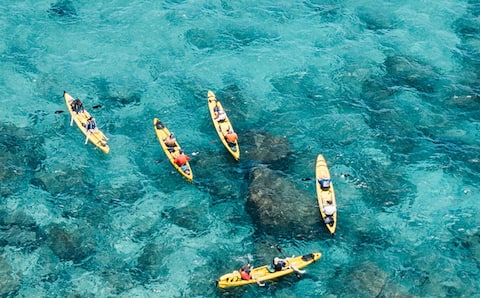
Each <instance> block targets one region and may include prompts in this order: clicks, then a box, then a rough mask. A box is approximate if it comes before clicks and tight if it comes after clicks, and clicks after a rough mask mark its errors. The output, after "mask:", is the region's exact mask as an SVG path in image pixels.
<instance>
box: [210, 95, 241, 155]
mask: <svg viewBox="0 0 480 298" xmlns="http://www.w3.org/2000/svg"><path fill="white" fill-rule="evenodd" d="M215 106H217V107H218V108H219V109H220V110H223V111H224V112H225V109H224V108H223V106H222V104H221V103H220V101H219V100H218V99H217V98H216V97H215V94H214V93H213V92H212V91H210V90H208V110H209V111H210V116H211V117H212V122H213V126H215V130H216V131H217V134H218V137H219V138H220V140H221V141H222V143H223V145H224V146H225V148H226V149H227V150H228V152H230V154H231V155H232V156H233V158H235V160H239V159H240V147H239V146H238V140H236V141H235V146H232V147H230V145H229V144H228V143H227V141H226V140H225V137H224V135H225V134H226V133H227V132H228V130H229V129H233V126H232V123H231V122H230V119H228V116H227V115H226V114H225V119H224V120H223V121H221V122H219V121H217V120H215V118H216V112H215V110H214V109H215Z"/></svg>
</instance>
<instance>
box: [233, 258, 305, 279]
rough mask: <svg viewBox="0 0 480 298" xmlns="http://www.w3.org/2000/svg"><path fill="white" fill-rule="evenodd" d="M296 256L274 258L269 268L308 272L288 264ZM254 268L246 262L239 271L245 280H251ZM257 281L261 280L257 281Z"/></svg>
mask: <svg viewBox="0 0 480 298" xmlns="http://www.w3.org/2000/svg"><path fill="white" fill-rule="evenodd" d="M294 257H295V256H292V257H291V258H284V259H282V258H279V257H275V258H273V261H272V266H271V268H269V271H270V272H271V273H273V272H276V271H282V270H287V269H292V270H293V271H295V272H297V273H300V274H304V273H305V272H306V271H305V270H299V269H298V268H296V267H295V266H294V265H291V264H288V262H289V260H291V259H293V258H294ZM252 269H253V266H251V265H250V264H246V265H244V266H243V267H242V268H240V269H238V272H239V273H240V276H241V278H242V279H243V280H250V279H252V275H251V272H252ZM257 283H259V282H258V281H257ZM262 285H263V284H262Z"/></svg>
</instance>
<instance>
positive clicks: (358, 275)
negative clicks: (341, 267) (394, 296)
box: [345, 262, 388, 297]
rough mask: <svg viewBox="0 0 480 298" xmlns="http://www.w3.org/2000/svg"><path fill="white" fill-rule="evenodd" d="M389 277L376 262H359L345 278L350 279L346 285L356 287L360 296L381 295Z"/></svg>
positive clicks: (355, 290)
mask: <svg viewBox="0 0 480 298" xmlns="http://www.w3.org/2000/svg"><path fill="white" fill-rule="evenodd" d="M387 277H388V276H387V274H386V273H385V272H384V271H383V270H381V269H380V268H379V267H378V266H377V265H376V264H374V263H371V262H364V263H361V264H358V266H356V267H355V269H354V270H353V271H352V272H350V274H349V276H348V277H347V278H346V279H345V280H346V281H348V284H347V285H346V286H347V287H348V288H350V289H351V290H353V289H354V291H353V292H355V293H357V295H358V296H359V297H381V295H382V292H383V289H384V287H385V284H386V283H387Z"/></svg>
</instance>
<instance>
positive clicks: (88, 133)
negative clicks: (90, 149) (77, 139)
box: [85, 130, 90, 145]
mask: <svg viewBox="0 0 480 298" xmlns="http://www.w3.org/2000/svg"><path fill="white" fill-rule="evenodd" d="M89 137H90V130H87V138H86V139H85V145H87V143H88V138H89Z"/></svg>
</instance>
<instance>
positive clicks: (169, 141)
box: [164, 132, 177, 153]
mask: <svg viewBox="0 0 480 298" xmlns="http://www.w3.org/2000/svg"><path fill="white" fill-rule="evenodd" d="M176 142H177V140H176V139H175V137H174V136H173V132H172V133H170V135H169V136H168V138H166V139H165V141H164V143H165V145H166V146H167V147H168V151H169V152H170V153H172V152H173V151H175V149H174V147H175V146H177V144H176Z"/></svg>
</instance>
